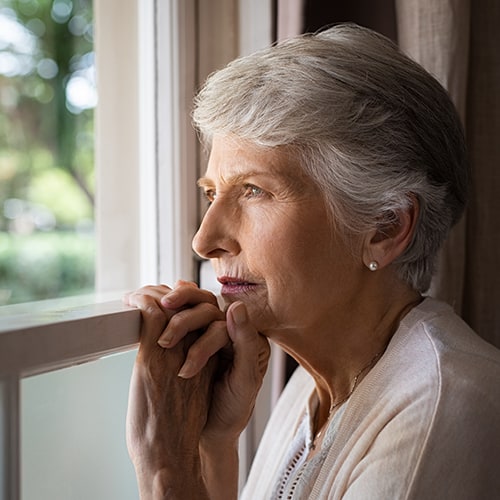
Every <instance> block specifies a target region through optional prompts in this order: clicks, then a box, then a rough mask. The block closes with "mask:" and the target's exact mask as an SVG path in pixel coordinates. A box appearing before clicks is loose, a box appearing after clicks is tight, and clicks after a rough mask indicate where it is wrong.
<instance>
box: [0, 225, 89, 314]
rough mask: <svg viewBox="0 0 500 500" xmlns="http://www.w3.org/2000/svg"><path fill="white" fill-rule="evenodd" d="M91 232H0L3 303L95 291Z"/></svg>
mask: <svg viewBox="0 0 500 500" xmlns="http://www.w3.org/2000/svg"><path fill="white" fill-rule="evenodd" d="M94 259H95V240H94V236H93V235H92V234H78V233H72V232H62V231H57V232H47V233H42V232H37V233H32V234H30V235H26V236H24V235H17V234H11V233H6V232H3V231H0V305H6V304H15V303H19V302H27V301H33V300H43V299H50V298H56V297H66V296H70V295H77V294H82V293H89V292H92V291H93V290H94V268H95V265H94Z"/></svg>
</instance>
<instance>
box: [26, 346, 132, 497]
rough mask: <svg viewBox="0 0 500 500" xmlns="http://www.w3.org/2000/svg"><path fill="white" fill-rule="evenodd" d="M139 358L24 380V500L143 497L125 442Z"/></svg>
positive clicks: (127, 357)
mask: <svg viewBox="0 0 500 500" xmlns="http://www.w3.org/2000/svg"><path fill="white" fill-rule="evenodd" d="M135 355H136V352H135V351H133V352H129V353H125V354H120V355H116V356H111V357H108V358H104V359H100V360H99V361H96V362H92V363H87V364H84V365H80V366H75V367H72V368H67V369H64V370H59V371H56V372H52V373H47V374H44V375H37V376H35V377H30V378H26V379H23V380H22V383H21V415H22V420H21V485H22V496H21V498H22V500H89V499H92V500H111V499H120V500H137V498H139V497H138V492H137V484H136V479H135V474H134V470H133V466H132V464H131V462H130V459H129V457H128V454H127V449H126V443H125V415H126V409H127V397H128V384H129V380H130V374H131V370H132V364H133V361H134V358H135Z"/></svg>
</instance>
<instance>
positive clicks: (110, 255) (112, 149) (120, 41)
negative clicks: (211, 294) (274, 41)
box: [0, 0, 270, 500]
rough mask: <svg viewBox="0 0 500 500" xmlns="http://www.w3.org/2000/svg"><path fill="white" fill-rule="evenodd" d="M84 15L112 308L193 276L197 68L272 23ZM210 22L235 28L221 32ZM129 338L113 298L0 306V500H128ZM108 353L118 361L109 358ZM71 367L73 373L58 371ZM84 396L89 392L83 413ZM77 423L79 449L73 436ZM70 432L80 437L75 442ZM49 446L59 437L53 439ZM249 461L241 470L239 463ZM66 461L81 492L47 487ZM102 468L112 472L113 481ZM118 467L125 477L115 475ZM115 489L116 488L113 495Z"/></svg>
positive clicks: (100, 8) (184, 5) (103, 274)
mask: <svg viewBox="0 0 500 500" xmlns="http://www.w3.org/2000/svg"><path fill="white" fill-rule="evenodd" d="M94 8H95V44H96V65H97V81H98V88H99V104H98V107H97V109H96V117H95V121H96V130H97V143H96V163H97V173H96V187H97V190H96V223H97V230H96V235H97V262H96V286H97V290H98V291H99V293H102V292H106V291H112V292H110V295H108V294H106V293H104V298H105V299H108V298H109V297H111V298H118V297H119V295H120V293H119V292H118V293H117V292H116V291H117V290H128V289H132V288H135V287H137V286H140V285H141V284H144V283H146V282H167V283H171V282H172V281H173V280H174V279H176V278H178V277H184V278H189V279H192V278H194V277H195V276H196V274H197V269H196V267H197V262H196V261H195V260H194V259H193V256H192V252H191V237H192V235H193V233H194V231H195V229H196V226H197V221H198V214H197V206H196V205H197V203H196V199H197V189H196V187H195V179H196V177H197V175H198V174H197V172H196V171H195V170H194V169H192V168H188V167H187V166H188V165H189V166H192V165H195V164H196V163H197V162H198V161H199V158H198V153H197V146H196V137H195V134H194V132H193V131H192V129H191V125H190V120H189V116H188V113H187V110H189V109H190V106H191V99H192V95H193V93H194V90H195V88H196V87H197V85H198V83H199V80H200V79H202V78H204V76H205V74H206V73H205V72H206V71H211V70H212V69H214V68H215V67H216V66H218V65H220V64H223V63H224V62H225V61H226V60H227V59H228V58H231V57H233V56H234V55H235V54H233V53H232V52H231V53H230V54H229V53H228V52H227V51H234V50H238V45H239V46H240V50H241V51H242V52H248V51H250V50H253V49H255V48H257V47H258V46H259V45H264V44H267V43H268V42H269V38H268V37H269V36H270V29H269V31H268V32H267V31H266V32H264V31H263V25H265V24H266V23H264V22H263V20H264V19H268V20H269V21H270V2H268V1H267V0H265V1H260V2H254V1H253V0H241V1H240V2H238V1H237V0H216V1H214V2H213V3H211V4H210V5H208V2H205V1H204V0H163V1H158V0H97V1H96V2H95V4H94ZM117 13H119V14H117ZM252 20H254V21H255V22H252ZM249 22H250V24H248V23H249ZM220 23H223V24H224V23H225V25H224V26H225V27H226V28H227V27H228V26H230V27H232V28H231V30H230V31H228V30H222V29H220ZM238 24H239V25H240V34H239V36H238V29H237V28H236V26H237V25H238ZM252 26H253V27H254V28H252ZM269 26H270V23H269ZM254 30H256V32H254ZM256 33H257V34H256ZM258 33H260V35H259V34H258ZM263 33H264V34H263ZM264 35H265V36H264ZM228 40H231V43H232V44H233V45H231V47H232V48H231V49H228V47H229V45H230V44H228ZM238 40H240V41H239V42H238ZM209 46H212V49H213V50H212V52H210V51H209V52H208V53H205V55H204V56H203V64H200V66H198V67H197V66H196V65H195V62H196V60H197V56H196V55H197V54H198V57H200V58H201V52H202V48H203V50H207V48H208V47H209ZM221 54H224V55H223V56H221ZM138 138H139V140H138ZM138 333H139V315H138V311H135V310H133V311H129V310H124V309H123V307H122V306H121V304H120V302H119V301H118V302H116V301H113V302H111V303H105V304H103V305H94V299H93V298H92V299H88V298H84V297H74V298H68V299H62V300H56V301H53V302H51V301H49V302H46V303H38V304H20V305H17V306H8V307H7V308H3V309H2V308H0V445H1V446H0V448H1V450H2V454H1V455H0V485H2V486H1V487H0V500H7V499H8V500H19V499H21V498H22V499H23V500H31V498H37V500H44V497H42V496H41V491H42V489H43V494H44V495H45V496H46V498H50V499H51V500H58V499H64V500H72V499H73V498H79V497H78V496H76V495H81V496H80V498H81V497H83V498H93V499H94V500H101V499H109V498H126V496H125V495H128V494H130V498H137V492H136V490H135V489H134V486H133V485H134V484H135V477H134V476H133V471H132V468H131V464H130V462H129V460H128V457H127V456H126V452H125V450H124V415H125V399H126V393H127V387H128V380H129V375H130V369H131V365H132V361H133V358H134V353H133V351H132V352H126V353H125V354H119V353H122V352H123V351H130V350H131V349H133V348H134V346H135V344H136V342H137V339H138ZM73 349H74V350H73ZM111 353H113V354H119V355H117V356H113V357H105V355H107V354H111ZM96 359H99V360H98V361H96ZM75 364H82V366H77V367H73V368H68V367H69V366H72V365H75ZM67 370H72V373H70V372H69V371H67ZM106 381H107V382H109V384H106V383H105V382H106ZM99 385H102V387H99V388H98V387H97V386H99ZM80 393H85V403H83V405H82V406H81V407H80V410H81V411H79V405H80V404H82V399H80V398H79V394H80ZM97 393H100V396H99V394H97ZM266 398H267V396H266V395H265V394H263V395H262V398H261V402H262V403H263V406H264V407H266V408H267V407H268V403H267V401H266ZM110 399H111V400H113V401H110ZM56 400H58V402H57V401H56ZM53 402H54V404H52V403H53ZM111 403H112V404H111ZM37 404H38V406H37ZM57 405H59V406H57ZM89 409H90V410H91V415H92V416H91V417H88V418H87V419H86V420H87V423H84V424H81V425H78V426H77V425H75V423H74V420H72V418H73V417H74V416H76V415H77V414H79V413H80V414H83V415H85V414H86V412H87V411H88V410H89ZM42 410H43V411H45V415H44V414H43V413H42ZM92 410H94V411H92ZM263 413H264V416H263V417H262V418H261V419H260V421H259V422H257V424H256V425H255V426H254V427H253V430H252V432H250V433H249V434H248V435H247V437H246V438H245V439H244V440H243V449H244V450H245V447H246V446H247V445H248V448H249V450H250V451H249V453H248V456H249V457H250V456H251V451H252V449H253V447H254V445H255V440H256V439H257V438H258V435H260V432H261V431H262V426H263V422H264V421H265V418H266V416H265V414H266V410H264V411H263ZM57 414H66V415H65V416H69V417H70V419H69V422H70V424H69V426H68V421H66V423H64V424H61V425H65V426H66V429H61V428H60V427H61V426H60V425H59V424H55V425H53V424H51V423H50V421H51V419H52V418H53V417H54V416H55V415H57ZM63 416H64V415H63ZM96 417H97V418H96ZM89 419H92V420H93V421H94V425H93V426H92V425H89V424H88V420H89ZM84 420H85V419H84ZM101 425H102V427H99V426H101ZM85 427H87V430H88V431H89V432H90V437H89V438H88V439H86V438H85V437H83V436H84V428H85ZM59 431H61V432H59ZM50 433H53V434H50ZM76 433H78V434H79V435H78V436H77V437H76V438H77V440H76V441H71V439H72V438H74V437H75V436H74V434H76ZM92 434H93V435H92ZM96 434H99V439H96ZM23 436H24V437H23ZM57 436H59V437H61V436H63V439H60V440H59V441H58V442H56V439H57ZM78 440H80V441H78ZM82 442H85V445H87V444H95V445H96V446H100V447H101V448H100V449H97V450H96V454H95V455H96V456H97V455H98V456H100V457H102V458H103V460H105V461H108V463H107V464H104V465H103V468H104V470H106V471H107V476H108V477H107V480H108V482H106V481H102V476H100V475H99V472H97V473H95V474H94V473H93V472H89V471H91V469H90V468H87V465H88V464H86V463H78V462H77V459H76V458H75V456H74V455H70V454H69V453H70V452H72V451H76V456H78V454H79V451H80V444H79V443H82ZM116 443H121V444H116ZM30 445H33V447H31V449H29V446H30ZM35 446H36V447H35ZM48 447H50V450H48V449H47V448H48ZM53 450H56V455H59V456H58V457H56V461H55V462H54V467H53V469H52V470H53V471H55V473H56V477H55V479H54V476H52V477H47V474H49V472H50V471H49V469H50V465H47V466H46V467H45V469H43V468H42V469H38V470H37V464H39V463H40V461H44V462H45V463H46V464H48V461H49V460H50V451H53ZM30 453H31V455H30V456H29V454H30ZM245 456H247V455H245V454H244V455H243V456H242V461H241V465H242V470H243V473H244V471H245V469H246V467H247V466H248V465H249V463H248V462H247V461H245ZM110 462H111V464H110ZM62 465H65V466H67V468H68V469H69V470H71V471H72V472H71V473H74V472H75V470H79V471H80V472H81V476H80V477H79V478H74V477H71V481H72V482H73V484H74V486H76V485H78V486H77V488H79V491H76V492H75V491H71V486H68V485H67V484H66V485H65V484H64V482H59V483H57V481H58V479H60V477H59V478H58V477H57V473H58V471H59V467H61V466H62ZM111 465H112V466H113V470H114V471H115V472H112V473H111V472H109V471H110V470H111V469H110V468H109V467H110V466H111ZM95 466H96V467H99V465H98V464H95ZM115 466H117V467H118V468H120V467H122V468H121V469H120V472H116V470H118V469H116V468H114V467H115ZM42 471H43V472H42ZM86 473H90V474H92V477H88V476H85V474H86ZM62 474H64V473H62ZM105 475H106V474H105ZM30 476H31V477H30ZM38 481H45V482H46V484H45V485H44V486H43V488H40V489H35V488H34V487H33V485H36V484H37V482H38ZM117 481H118V482H120V481H121V483H123V484H120V485H118V487H117V488H116V489H113V483H114V484H115V485H116V482H117ZM28 483H29V484H28ZM49 483H50V484H49ZM85 483H87V486H89V487H90V488H94V489H92V490H91V491H90V490H89V491H90V493H89V495H90V496H88V495H87V496H85V493H84V492H83V491H82V490H81V489H80V488H81V487H82V486H81V485H82V484H85ZM91 483H92V484H91ZM54 484H55V485H56V486H55V487H54ZM21 486H22V491H21ZM121 487H125V489H126V490H127V492H126V493H123V489H120V488H121ZM2 488H3V490H2ZM30 495H31V496H30Z"/></svg>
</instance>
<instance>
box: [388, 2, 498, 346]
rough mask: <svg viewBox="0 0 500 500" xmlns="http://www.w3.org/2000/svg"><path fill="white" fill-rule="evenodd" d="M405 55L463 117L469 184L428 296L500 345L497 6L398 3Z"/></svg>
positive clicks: (458, 3) (483, 3)
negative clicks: (440, 88)
mask: <svg viewBox="0 0 500 500" xmlns="http://www.w3.org/2000/svg"><path fill="white" fill-rule="evenodd" d="M396 13H397V26H398V39H399V44H400V46H401V48H402V50H404V51H406V52H407V53H408V54H409V55H410V56H412V57H413V58H414V59H416V60H417V61H418V62H419V63H420V64H422V65H423V66H424V67H425V68H426V69H427V70H429V71H430V72H431V73H433V74H434V75H435V76H436V77H437V78H438V80H439V81H440V82H441V83H442V84H443V85H444V86H445V87H446V88H447V89H448V91H449V93H450V95H451V97H452V99H453V101H454V102H455V105H456V107H457V109H458V111H459V113H460V116H461V118H462V121H463V124H464V128H465V134H466V138H467V144H468V148H469V158H470V163H471V176H472V185H471V191H470V202H469V205H468V208H467V211H466V214H465V216H464V218H463V219H462V221H461V222H460V223H459V224H458V225H457V227H455V228H454V229H453V231H452V233H451V234H450V238H449V239H448V241H447V242H446V244H445V246H444V248H443V250H442V252H441V255H440V258H439V263H438V273H437V276H436V279H435V280H434V282H433V286H432V289H431V294H432V295H435V296H437V297H439V298H443V299H444V300H447V301H448V302H450V303H451V304H452V305H453V306H454V307H455V308H456V310H457V311H458V312H459V313H461V315H462V316H463V318H464V319H465V320H466V321H467V322H468V323H469V324H470V325H471V326H472V327H473V328H474V329H475V330H476V331H477V332H478V333H479V334H480V335H481V336H483V337H484V338H485V339H486V340H488V341H489V342H491V343H493V344H495V345H497V346H498V347H500V272H499V271H497V270H496V263H497V262H498V261H499V258H500V217H498V210H499V206H500V203H499V201H500V200H499V194H500V169H499V165H498V164H499V162H500V140H499V139H500V138H499V137H498V136H499V134H500V96H499V93H498V91H499V89H500V53H499V50H498V49H499V48H500V35H499V29H498V28H499V23H500V3H499V2H498V1H497V0H475V1H474V2H472V1H471V0H396Z"/></svg>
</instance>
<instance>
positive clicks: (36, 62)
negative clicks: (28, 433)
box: [0, 0, 97, 305]
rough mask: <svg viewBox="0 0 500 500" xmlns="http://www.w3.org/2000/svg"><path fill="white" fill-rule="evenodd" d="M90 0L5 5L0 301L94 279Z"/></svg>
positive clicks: (0, 59) (0, 80) (1, 13)
mask: <svg viewBox="0 0 500 500" xmlns="http://www.w3.org/2000/svg"><path fill="white" fill-rule="evenodd" d="M96 102H97V95H96V89H95V71H94V52H93V23H92V1H91V0H75V1H73V2H72V1H70V0H44V1H42V0H39V1H36V0H4V1H3V2H2V8H0V103H1V108H0V130H1V133H0V179H1V183H0V305H2V304H5V303H16V302H22V301H28V300H40V299H45V298H50V297H57V296H65V295H71V294H75V293H84V292H87V291H89V290H92V289H93V286H94V249H95V243H94V232H93V211H94V185H93V184H94V183H93V173H94V169H93V165H94V158H93V150H94V140H93V108H94V107H95V105H96Z"/></svg>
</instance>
